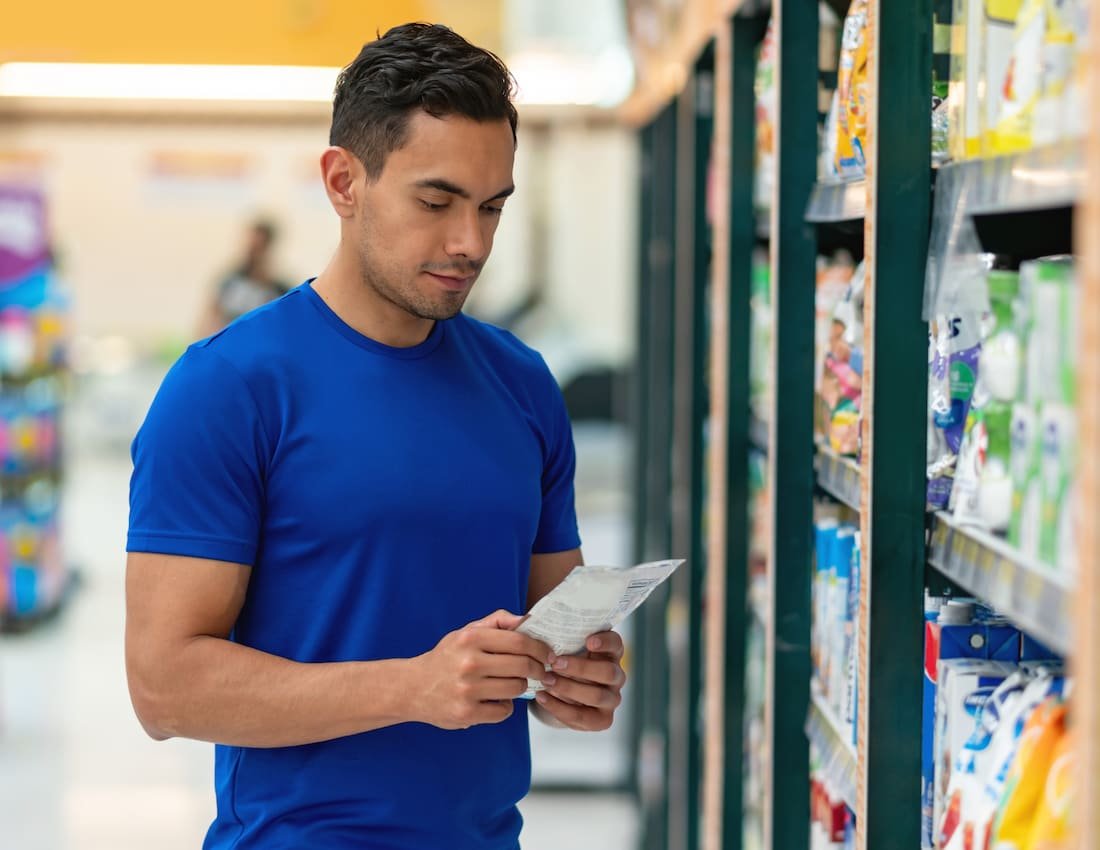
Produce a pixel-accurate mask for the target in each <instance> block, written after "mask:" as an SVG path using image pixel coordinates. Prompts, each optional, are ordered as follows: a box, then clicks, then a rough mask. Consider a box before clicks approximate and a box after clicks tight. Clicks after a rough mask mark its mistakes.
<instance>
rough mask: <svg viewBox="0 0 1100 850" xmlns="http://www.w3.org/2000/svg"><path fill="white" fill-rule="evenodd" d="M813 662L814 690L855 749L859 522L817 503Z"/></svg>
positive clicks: (841, 509) (851, 515) (836, 507)
mask: <svg viewBox="0 0 1100 850" xmlns="http://www.w3.org/2000/svg"><path fill="white" fill-rule="evenodd" d="M814 552H815V556H814V561H815V563H814V573H813V587H812V588H811V607H810V610H811V612H812V624H811V629H810V657H811V663H812V666H813V689H814V692H815V693H816V694H817V695H818V697H819V698H820V699H821V700H823V701H824V703H825V705H826V706H828V708H829V711H830V713H831V714H832V716H833V718H835V724H836V725H837V726H839V728H838V729H837V733H838V734H839V735H841V736H842V737H843V738H844V739H845V740H846V741H848V742H849V743H851V744H852V745H853V746H854V745H855V743H856V720H857V707H858V699H859V692H858V682H859V658H858V648H859V640H858V635H859V583H860V546H859V526H858V517H857V516H856V515H855V514H854V513H853V512H852V511H850V510H848V509H847V508H844V507H843V506H839V505H833V504H827V503H824V502H822V503H819V504H818V505H817V506H816V508H815V520H814Z"/></svg>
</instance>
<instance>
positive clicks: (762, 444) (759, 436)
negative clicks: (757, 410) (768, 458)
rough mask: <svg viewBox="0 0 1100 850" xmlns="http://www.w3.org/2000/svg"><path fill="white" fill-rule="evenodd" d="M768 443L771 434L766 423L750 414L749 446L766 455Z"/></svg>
mask: <svg viewBox="0 0 1100 850" xmlns="http://www.w3.org/2000/svg"><path fill="white" fill-rule="evenodd" d="M770 441H771V432H770V426H769V425H768V423H767V422H765V421H764V420H763V419H761V418H760V417H759V416H756V415H753V414H751V415H750V416H749V445H751V446H752V447H753V448H755V449H759V450H760V451H762V452H764V454H767V453H768V444H769V443H770Z"/></svg>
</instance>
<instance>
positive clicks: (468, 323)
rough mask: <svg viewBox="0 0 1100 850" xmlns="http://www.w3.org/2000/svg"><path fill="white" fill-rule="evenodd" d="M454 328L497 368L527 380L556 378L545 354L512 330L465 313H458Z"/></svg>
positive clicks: (466, 342)
mask: <svg viewBox="0 0 1100 850" xmlns="http://www.w3.org/2000/svg"><path fill="white" fill-rule="evenodd" d="M453 328H454V332H455V333H456V335H457V336H458V337H459V338H460V339H461V340H462V341H463V342H464V343H465V344H467V345H469V346H470V347H472V348H476V349H478V350H479V351H480V353H482V354H483V355H484V356H486V357H487V358H489V359H490V360H491V362H492V364H493V365H494V366H495V367H496V369H497V370H498V371H501V372H505V373H509V374H514V375H516V376H517V377H521V378H525V379H528V380H532V379H533V380H538V381H540V382H543V381H547V380H549V381H551V382H553V381H554V378H553V376H552V375H551V373H550V369H549V367H548V366H547V365H546V361H545V360H543V358H542V355H541V354H539V353H538V352H537V351H536V350H535V349H533V348H531V347H530V346H529V345H527V344H526V343H524V342H523V341H522V340H520V339H519V338H518V337H517V336H516V335H515V334H513V333H511V332H510V331H506V330H504V329H503V328H498V327H496V326H495V325H490V324H489V323H488V322H482V321H479V320H478V319H474V318H472V317H470V316H467V315H466V314H464V313H460V314H459V315H458V316H456V317H455V319H454V320H453ZM555 386H556V383H555Z"/></svg>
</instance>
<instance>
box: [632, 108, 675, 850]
mask: <svg viewBox="0 0 1100 850" xmlns="http://www.w3.org/2000/svg"><path fill="white" fill-rule="evenodd" d="M677 111H678V105H677V104H676V103H675V102H673V103H670V104H669V105H667V106H666V107H665V108H664V109H663V110H662V111H661V112H660V113H659V114H658V115H657V116H656V117H655V118H654V120H653V121H652V123H651V124H650V125H649V126H647V127H646V128H645V130H644V131H643V134H642V138H643V144H642V153H643V173H642V193H641V194H642V198H643V200H644V208H643V211H642V215H641V221H640V224H641V226H642V228H643V229H642V231H641V241H642V247H641V258H640V259H641V264H640V269H639V271H640V286H639V310H638V337H639V339H638V342H639V347H638V351H639V356H638V379H637V381H638V392H637V396H636V399H637V404H638V407H637V408H636V417H637V418H636V422H635V428H634V433H635V439H636V440H637V447H636V451H637V461H636V462H637V467H636V473H635V518H636V519H635V521H636V523H637V526H636V531H635V545H636V547H637V551H636V553H635V554H636V556H637V560H646V559H652V558H663V557H667V556H668V554H669V553H670V552H671V546H672V501H671V493H672V436H673V413H674V407H673V380H674V375H673V354H674V342H675V339H674V327H675V325H674V323H675V316H676V310H675V279H674V271H675V270H674V265H673V263H674V258H675V255H676V237H677V234H676V216H675V207H674V200H675V197H676V177H675V174H676V150H677V117H676V116H677ZM668 604H669V588H668V587H667V586H663V587H661V588H659V589H658V590H657V591H656V592H655V593H654V596H653V598H651V599H650V600H649V601H648V602H647V603H646V605H645V606H644V607H643V608H642V610H641V611H640V612H639V613H640V616H639V618H638V623H637V625H638V630H639V638H638V649H637V655H638V659H637V663H636V664H635V666H634V671H635V675H634V677H633V687H635V688H636V691H635V693H636V694H637V703H636V705H637V710H638V729H637V733H636V734H637V742H636V747H637V751H636V752H637V762H638V764H637V768H636V770H637V774H638V779H637V787H638V791H639V797H640V807H641V813H642V824H641V847H642V848H643V850H664V848H665V846H666V843H665V838H666V835H667V831H668V826H667V825H668V803H669V781H668V778H667V766H668V740H669V731H670V729H669V722H668V714H667V707H668V702H669V670H670V664H669V655H668V635H667V612H668Z"/></svg>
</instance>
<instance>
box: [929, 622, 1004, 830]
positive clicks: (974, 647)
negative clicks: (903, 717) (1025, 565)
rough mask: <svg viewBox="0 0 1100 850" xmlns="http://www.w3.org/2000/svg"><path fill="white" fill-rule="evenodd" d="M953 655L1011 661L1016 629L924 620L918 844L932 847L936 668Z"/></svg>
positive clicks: (983, 624)
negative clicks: (919, 830)
mask: <svg viewBox="0 0 1100 850" xmlns="http://www.w3.org/2000/svg"><path fill="white" fill-rule="evenodd" d="M954 658H976V659H981V660H986V661H1005V662H1008V663H1010V664H1015V663H1016V662H1017V661H1019V658H1020V632H1019V630H1018V629H1016V628H1015V627H1013V626H1010V625H1008V624H1007V623H999V622H992V623H987V622H974V623H969V624H966V625H941V624H940V623H939V622H937V621H935V620H929V621H928V622H926V623H925V624H924V688H923V706H922V708H923V710H922V721H921V756H920V763H921V777H920V786H921V847H922V848H924V850H930V848H932V847H933V832H934V823H933V808H934V804H935V788H936V783H935V778H936V777H935V773H936V757H935V749H934V737H935V729H936V699H937V694H938V683H937V679H936V677H937V673H936V671H937V669H938V667H939V662H940V661H942V660H946V659H954Z"/></svg>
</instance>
